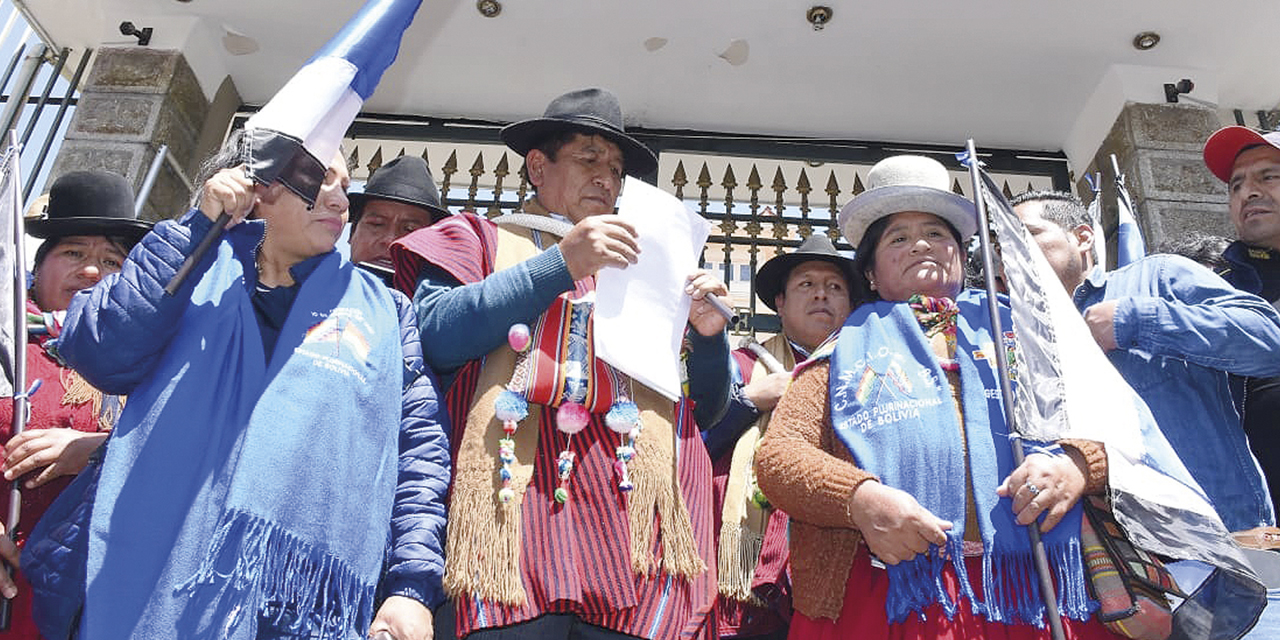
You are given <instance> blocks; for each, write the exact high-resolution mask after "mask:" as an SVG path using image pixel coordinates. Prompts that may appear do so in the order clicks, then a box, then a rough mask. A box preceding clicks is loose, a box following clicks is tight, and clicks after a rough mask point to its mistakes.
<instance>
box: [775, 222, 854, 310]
mask: <svg viewBox="0 0 1280 640" xmlns="http://www.w3.org/2000/svg"><path fill="white" fill-rule="evenodd" d="M811 260H821V261H823V262H830V263H831V264H834V265H835V266H836V268H837V269H839V270H840V273H843V274H844V278H845V284H846V285H847V286H849V287H852V286H853V282H854V280H853V259H852V258H846V257H844V256H842V255H840V252H838V251H836V246H835V245H834V244H832V243H831V239H830V238H828V237H827V235H826V234H825V233H814V234H810V235H809V237H808V238H805V239H804V242H801V243H800V246H799V247H798V248H797V249H796V250H795V251H792V252H791V253H785V254H781V255H776V256H774V257H772V258H770V259H769V261H768V262H766V263H764V265H763V266H761V267H760V270H759V271H757V272H756V295H757V296H760V300H762V301H763V302H764V304H765V306H767V307H769V308H770V309H773V310H774V311H777V310H778V307H777V305H776V304H774V302H773V299H774V298H776V297H778V294H779V293H782V289H783V288H784V287H786V286H787V277H788V276H790V275H791V270H792V269H794V268H796V266H798V265H800V264H803V263H805V262H809V261H811ZM851 295H852V294H851Z"/></svg>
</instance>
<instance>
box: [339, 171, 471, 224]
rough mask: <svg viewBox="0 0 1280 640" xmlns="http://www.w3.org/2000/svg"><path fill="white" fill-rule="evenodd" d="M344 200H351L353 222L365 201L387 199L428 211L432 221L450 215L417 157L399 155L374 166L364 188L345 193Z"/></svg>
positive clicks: (429, 174) (433, 179)
mask: <svg viewBox="0 0 1280 640" xmlns="http://www.w3.org/2000/svg"><path fill="white" fill-rule="evenodd" d="M347 199H348V201H350V202H351V224H353V225H354V224H356V223H357V222H359V221H360V216H362V215H364V205H365V203H366V202H368V201H369V200H391V201H394V202H403V203H405V204H411V205H413V206H415V207H422V208H423V209H426V210H428V211H430V212H431V219H432V221H433V222H434V221H436V220H439V219H441V218H443V217H445V216H448V215H450V214H449V210H448V209H446V208H444V206H443V205H441V204H440V190H439V189H438V188H436V181H435V178H433V177H431V167H428V166H427V161H426V160H423V159H422V158H419V157H418V156H400V157H399V158H396V159H395V160H392V161H391V162H388V163H386V164H384V165H382V166H381V167H378V169H377V171H374V172H373V175H371V176H369V181H368V182H366V183H365V184H364V191H363V192H361V193H352V194H349V195H348V196H347Z"/></svg>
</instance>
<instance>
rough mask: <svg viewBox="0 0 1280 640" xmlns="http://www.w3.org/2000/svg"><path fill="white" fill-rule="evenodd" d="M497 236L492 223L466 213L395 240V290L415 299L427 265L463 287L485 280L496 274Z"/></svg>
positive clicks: (393, 253) (392, 245) (496, 229)
mask: <svg viewBox="0 0 1280 640" xmlns="http://www.w3.org/2000/svg"><path fill="white" fill-rule="evenodd" d="M497 233H498V228H497V226H496V225H494V224H493V223H492V222H490V221H488V220H486V219H484V218H481V217H480V216H477V215H476V214H474V213H471V212H468V211H464V212H462V213H460V214H458V215H456V216H449V217H448V218H445V219H443V220H441V221H439V222H437V223H435V224H433V225H431V226H429V227H423V228H421V229H418V230H417V231H414V232H413V233H410V234H409V235H406V236H404V237H402V238H400V239H398V240H396V241H395V242H393V243H392V244H391V261H392V263H393V264H394V265H395V269H396V274H395V279H394V284H395V287H396V289H399V290H400V291H401V292H403V293H404V294H405V295H408V296H410V297H412V296H413V293H414V290H415V289H416V288H417V286H418V276H419V275H420V274H421V273H422V268H423V267H425V266H427V265H428V264H431V265H435V266H437V267H439V268H441V269H444V270H445V272H447V273H448V274H449V275H451V276H453V277H454V278H457V279H458V281H459V282H461V283H462V284H471V283H473V282H479V281H481V280H483V279H484V278H485V276H488V275H489V274H490V273H493V259H494V252H495V247H496V244H497Z"/></svg>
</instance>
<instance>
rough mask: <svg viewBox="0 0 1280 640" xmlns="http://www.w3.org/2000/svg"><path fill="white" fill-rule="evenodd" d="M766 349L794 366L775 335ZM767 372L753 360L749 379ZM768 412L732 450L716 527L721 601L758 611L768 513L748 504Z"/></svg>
mask: <svg viewBox="0 0 1280 640" xmlns="http://www.w3.org/2000/svg"><path fill="white" fill-rule="evenodd" d="M763 346H764V348H765V349H766V350H768V351H769V353H771V354H773V357H775V358H777V359H778V361H779V362H781V363H782V365H783V366H785V367H786V368H787V369H794V368H795V366H796V360H795V356H794V354H793V353H792V351H791V345H790V343H788V342H787V338H786V336H784V335H783V334H778V335H776V336H774V337H772V338H770V339H768V340H765V341H764V344H763ZM767 375H769V371H768V370H767V369H765V366H764V365H763V364H762V363H761V362H760V359H759V358H757V359H756V362H755V365H754V366H753V367H752V370H751V379H752V380H759V379H761V378H763V377H764V376H767ZM771 415H773V412H772V411H765V412H764V413H762V414H761V415H760V418H759V419H758V420H756V422H755V424H753V425H751V427H750V428H748V429H747V430H746V431H745V432H743V434H742V435H741V436H739V437H738V442H737V444H735V445H734V447H733V458H732V459H731V460H732V461H731V462H730V464H729V480H728V482H727V483H726V484H725V490H724V507H723V509H722V511H721V521H720V550H719V556H718V558H717V559H716V567H717V574H716V577H717V580H718V582H719V588H720V595H722V596H724V597H726V598H732V599H734V600H738V601H740V602H746V603H749V604H754V605H757V606H762V605H763V604H764V603H763V602H762V601H761V600H760V599H759V598H758V597H756V595H755V593H753V592H752V591H751V582H752V579H753V578H754V577H755V572H756V565H757V564H759V562H760V549H761V547H762V546H763V544H764V530H765V526H766V525H767V524H768V522H769V509H768V508H761V507H760V505H758V504H756V502H755V500H753V499H752V493H754V491H755V482H754V481H753V478H754V477H755V458H756V446H757V445H758V444H759V443H760V438H761V437H763V436H764V432H765V430H766V429H767V428H768V426H769V417H770V416H771Z"/></svg>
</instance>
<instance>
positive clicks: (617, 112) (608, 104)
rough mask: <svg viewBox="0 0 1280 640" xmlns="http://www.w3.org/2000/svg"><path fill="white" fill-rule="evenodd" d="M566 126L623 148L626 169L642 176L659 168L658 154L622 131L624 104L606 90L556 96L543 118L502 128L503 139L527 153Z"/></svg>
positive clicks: (573, 92)
mask: <svg viewBox="0 0 1280 640" xmlns="http://www.w3.org/2000/svg"><path fill="white" fill-rule="evenodd" d="M564 129H570V130H575V131H581V132H583V133H588V134H597V135H600V136H603V137H604V138H605V139H606V140H610V141H612V142H613V143H614V144H616V145H618V148H619V149H621V150H622V158H623V162H624V163H626V172H627V175H630V176H643V175H648V174H650V173H653V171H654V170H655V169H657V168H658V157H657V156H655V155H654V154H653V151H650V150H649V147H646V146H644V145H643V144H641V143H640V141H639V140H636V139H635V138H632V137H631V136H629V135H627V134H626V132H624V131H623V130H622V106H621V105H619V104H618V98H617V96H615V95H613V93H611V92H610V91H608V90H607V89H595V88H592V89H579V90H577V91H570V92H569V93H566V94H564V95H562V96H559V97H557V98H556V99H555V100H552V101H551V104H549V105H547V110H546V111H545V112H544V113H543V114H542V117H541V118H533V119H530V120H521V121H520V122H515V123H512V124H509V125H507V126H505V127H503V128H502V134H501V135H502V141H503V142H505V143H507V146H508V147H511V148H512V150H514V151H515V152H516V153H519V154H520V155H522V156H523V155H526V154H528V153H529V150H530V149H533V148H534V147H536V146H538V144H539V143H541V142H542V140H543V139H545V138H546V137H547V136H548V135H550V134H552V133H555V132H557V131H562V130H564Z"/></svg>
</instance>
